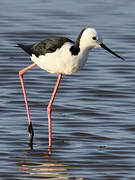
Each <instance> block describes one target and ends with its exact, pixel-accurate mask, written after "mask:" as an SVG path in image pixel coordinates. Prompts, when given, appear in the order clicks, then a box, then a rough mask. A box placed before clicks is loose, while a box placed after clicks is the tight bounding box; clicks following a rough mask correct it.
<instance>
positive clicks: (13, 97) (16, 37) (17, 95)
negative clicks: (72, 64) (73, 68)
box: [0, 0, 135, 180]
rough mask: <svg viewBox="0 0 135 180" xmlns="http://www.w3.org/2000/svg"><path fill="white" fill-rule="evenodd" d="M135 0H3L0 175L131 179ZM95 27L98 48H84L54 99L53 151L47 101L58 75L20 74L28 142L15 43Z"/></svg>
mask: <svg viewBox="0 0 135 180" xmlns="http://www.w3.org/2000/svg"><path fill="white" fill-rule="evenodd" d="M134 7H135V1H133V0H131V1H130V3H128V1H122V0H120V1H116V0H113V1H107V0H104V1H103V0H101V1H100V2H99V1H98V0H92V1H88V0H86V1H84V2H82V1H80V0H74V1H71V0H68V1H62V0H59V1H53V0H50V1H43V0H38V1H36V0H29V1H26V0H23V1H18V0H14V1H10V0H6V1H5V0H1V5H0V87H1V88H0V112H1V116H0V123H1V126H0V137H1V138H0V161H1V163H0V167H1V168H0V177H1V179H13V180H15V179H17V180H18V179H31V180H32V179H50V180H54V179H55V180H56V179H57V180H59V179H62V180H64V179H71V180H86V179H92V180H93V179H134V178H135V167H134V165H135V118H134V117H135V106H134V104H135V71H134V69H135V68H134V66H135V62H134V43H135V21H134V16H135V11H134ZM88 26H91V27H95V28H96V29H97V30H98V31H99V32H101V33H102V35H103V39H104V43H105V44H106V45H108V46H109V47H110V48H111V49H113V50H115V51H116V52H117V53H119V54H120V55H121V56H123V57H125V58H126V59H127V61H125V62H123V61H121V60H119V59H117V58H116V57H114V56H112V55H110V54H109V53H107V52H106V51H104V50H103V49H96V50H93V51H92V52H91V53H90V54H89V58H88V62H87V65H86V66H85V68H84V69H83V70H81V71H80V72H78V73H76V74H74V75H71V76H63V79H62V82H61V85H60V88H59V91H58V94H57V97H56V99H55V103H54V106H53V113H52V120H53V150H52V153H49V152H48V127H47V113H46V107H47V104H48V102H49V98H50V96H51V92H52V91H53V87H54V85H55V82H56V79H57V76H56V75H52V74H49V73H48V72H45V71H43V70H41V69H39V68H38V67H35V68H33V69H31V70H30V71H29V72H27V73H26V74H25V75H24V80H25V86H26V89H27V94H28V99H29V105H30V112H31V117H32V122H33V126H34V130H35V137H34V144H33V149H30V147H29V143H28V132H27V115H26V111H25V104H24V99H23V94H22V90H21V85H20V81H19V77H18V71H19V70H21V69H23V68H25V67H26V66H28V65H29V64H31V61H30V59H29V57H28V56H27V55H26V54H25V53H24V52H23V51H22V50H21V49H18V48H16V47H15V45H16V43H27V44H31V43H34V42H37V41H40V40H43V39H45V38H47V37H51V36H56V35H57V36H61V35H62V36H67V37H68V38H71V39H73V40H75V39H76V37H77V35H78V33H79V32H80V31H81V29H83V28H84V27H88Z"/></svg>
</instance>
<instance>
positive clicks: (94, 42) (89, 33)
mask: <svg viewBox="0 0 135 180" xmlns="http://www.w3.org/2000/svg"><path fill="white" fill-rule="evenodd" d="M78 38H79V39H78V40H79V41H80V43H79V44H80V45H79V46H80V48H82V49H83V48H84V49H92V48H100V47H102V48H104V49H105V50H107V51H108V52H110V53H111V54H113V55H115V56H117V57H118V58H120V59H122V60H125V59H124V58H123V57H121V56H119V55H118V54H116V53H115V52H113V51H112V50H110V49H109V48H108V47H107V46H105V45H104V44H103V40H102V36H101V35H100V34H99V33H98V32H97V31H96V30H95V29H94V28H86V29H84V30H82V32H81V33H80V35H79V37H78Z"/></svg>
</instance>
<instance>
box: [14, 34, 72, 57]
mask: <svg viewBox="0 0 135 180" xmlns="http://www.w3.org/2000/svg"><path fill="white" fill-rule="evenodd" d="M66 42H70V43H74V42H73V41H72V40H70V39H68V38H65V37H53V38H50V39H47V40H44V41H41V42H40V43H35V44H32V45H23V44H17V45H18V46H19V47H21V48H22V49H23V50H24V51H25V52H27V53H28V54H29V55H30V56H32V54H34V55H35V56H36V57H39V56H40V55H45V54H46V53H52V52H54V51H56V49H58V48H61V46H62V45H63V44H64V43H66Z"/></svg>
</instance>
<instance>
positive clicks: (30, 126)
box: [19, 63, 36, 142]
mask: <svg viewBox="0 0 135 180" xmlns="http://www.w3.org/2000/svg"><path fill="white" fill-rule="evenodd" d="M35 65H36V64H35V63H33V64H31V65H30V66H28V67H26V68H25V69H23V70H21V71H19V78H20V81H21V85H22V90H23V94H24V100H25V105H26V110H27V116H28V131H29V137H30V140H31V142H32V139H33V136H34V131H33V128H32V122H31V119H30V113H29V106H28V101H27V95H26V91H25V87H24V81H23V74H24V73H25V72H26V71H28V70H29V69H31V68H33V67H34V66H35Z"/></svg>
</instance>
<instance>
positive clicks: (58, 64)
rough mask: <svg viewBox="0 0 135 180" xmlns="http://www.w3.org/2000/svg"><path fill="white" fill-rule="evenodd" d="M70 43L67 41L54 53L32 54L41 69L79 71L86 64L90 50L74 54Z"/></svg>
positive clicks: (61, 72) (59, 71)
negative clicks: (37, 55)
mask: <svg viewBox="0 0 135 180" xmlns="http://www.w3.org/2000/svg"><path fill="white" fill-rule="evenodd" d="M70 47H71V44H70V43H66V44H65V45H64V46H63V47H62V48H61V49H57V50H56V51H55V52H53V53H47V54H45V56H44V55H41V56H39V57H38V58H37V57H36V56H35V55H32V56H31V59H32V61H33V62H35V63H36V64H37V65H38V66H39V67H40V68H41V69H44V70H46V71H48V72H50V73H56V74H72V73H75V72H77V71H79V70H80V69H81V68H82V67H83V66H84V64H85V62H86V60H87V56H88V52H80V53H79V54H78V56H74V55H72V54H71V52H70V50H69V49H70Z"/></svg>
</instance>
